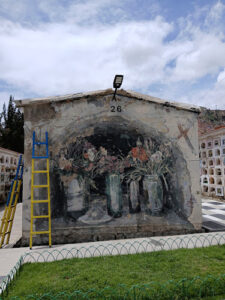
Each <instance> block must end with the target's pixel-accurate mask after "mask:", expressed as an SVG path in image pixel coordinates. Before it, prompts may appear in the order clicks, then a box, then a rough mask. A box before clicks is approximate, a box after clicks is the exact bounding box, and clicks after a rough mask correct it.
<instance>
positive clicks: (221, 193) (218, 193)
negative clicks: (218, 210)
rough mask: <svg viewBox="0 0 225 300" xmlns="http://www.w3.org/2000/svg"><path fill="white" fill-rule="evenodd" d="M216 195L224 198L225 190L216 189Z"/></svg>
mask: <svg viewBox="0 0 225 300" xmlns="http://www.w3.org/2000/svg"><path fill="white" fill-rule="evenodd" d="M216 195H217V196H223V189H222V188H220V187H219V188H216Z"/></svg>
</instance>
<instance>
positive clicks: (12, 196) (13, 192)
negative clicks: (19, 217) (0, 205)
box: [0, 155, 23, 248]
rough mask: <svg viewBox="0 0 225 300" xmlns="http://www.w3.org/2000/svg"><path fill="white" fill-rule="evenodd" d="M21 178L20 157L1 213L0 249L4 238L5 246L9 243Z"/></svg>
mask: <svg viewBox="0 0 225 300" xmlns="http://www.w3.org/2000/svg"><path fill="white" fill-rule="evenodd" d="M22 178H23V162H22V155H20V158H19V162H18V166H17V171H16V176H15V178H14V179H13V181H12V183H11V187H10V191H9V194H8V199H7V202H6V206H5V210H4V213H3V217H2V222H1V226H0V248H2V246H3V244H4V242H5V237H6V236H7V239H6V243H5V244H6V245H8V243H9V239H10V236H11V231H12V226H13V221H14V216H15V213H16V206H17V202H18V199H19V195H20V188H21V184H22Z"/></svg>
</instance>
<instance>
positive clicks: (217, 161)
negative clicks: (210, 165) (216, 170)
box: [216, 158, 221, 166]
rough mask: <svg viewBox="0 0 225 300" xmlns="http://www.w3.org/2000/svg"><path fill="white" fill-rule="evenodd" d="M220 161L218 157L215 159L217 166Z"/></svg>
mask: <svg viewBox="0 0 225 300" xmlns="http://www.w3.org/2000/svg"><path fill="white" fill-rule="evenodd" d="M220 163H221V161H220V159H219V158H217V159H216V165H217V166H220Z"/></svg>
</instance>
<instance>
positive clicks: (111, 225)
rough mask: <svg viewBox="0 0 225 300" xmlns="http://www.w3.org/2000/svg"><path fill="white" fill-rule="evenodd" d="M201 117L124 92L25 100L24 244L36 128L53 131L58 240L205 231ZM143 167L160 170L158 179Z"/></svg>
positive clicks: (52, 174)
mask: <svg viewBox="0 0 225 300" xmlns="http://www.w3.org/2000/svg"><path fill="white" fill-rule="evenodd" d="M118 107H119V108H118ZM197 117H198V114H197V113H193V112H190V111H188V110H182V109H177V108H173V107H168V106H164V105H161V104H156V103H151V102H148V101H144V100H138V99H134V98H130V97H128V96H126V94H124V95H118V96H117V101H116V102H115V101H112V94H110V95H105V96H98V97H97V96H90V97H86V98H85V97H84V98H82V99H80V100H74V101H72V100H68V101H62V102H53V103H46V104H38V105H35V104H32V105H28V106H25V107H24V119H25V155H24V157H25V172H24V188H23V201H24V205H23V244H26V243H27V242H28V239H29V231H30V193H31V192H30V184H31V159H32V156H31V153H32V132H33V130H35V131H36V133H37V136H38V137H39V138H40V139H41V140H43V139H44V134H45V131H48V134H49V151H50V169H51V170H50V178H51V207H52V236H53V243H65V242H80V241H91V240H101V239H115V238H126V237H127V238H128V237H135V236H136V237H137V236H151V235H155V234H173V233H183V232H194V231H198V230H201V199H200V183H199V176H200V170H199V158H198V134H197V126H198V124H197ZM79 147H80V148H79ZM37 167H39V168H41V166H40V165H39V166H37ZM154 168H155V169H156V170H157V168H158V171H154V170H153V169H154ZM146 170H147V171H146ZM160 170H161V172H160ZM146 172H147V173H148V174H151V175H154V174H155V173H156V174H157V172H158V175H159V176H158V178H157V179H155V180H156V181H155V182H154V178H153V177H154V176H153V177H152V178H151V180H150V179H149V178H150V177H148V176H145V174H146ZM154 172H155V173H154ZM110 174H111V175H110ZM116 174H117V175H116ZM109 175H110V176H109ZM135 176H136V177H135ZM85 178H86V179H85ZM90 179H91V180H90ZM134 179H136V181H135V180H134ZM36 180H37V181H38V182H44V181H42V179H41V178H36ZM40 196H41V197H43V196H44V195H37V197H40ZM44 210H45V208H44V204H43V206H42V207H41V205H39V208H36V211H37V213H40V212H43V211H44ZM45 226H46V224H45V222H44V221H40V220H37V221H36V223H35V227H36V230H43V229H44V228H45ZM46 241H48V238H47V237H44V235H41V236H37V237H36V238H34V243H43V242H46Z"/></svg>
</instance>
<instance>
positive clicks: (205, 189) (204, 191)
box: [203, 185, 209, 193]
mask: <svg viewBox="0 0 225 300" xmlns="http://www.w3.org/2000/svg"><path fill="white" fill-rule="evenodd" d="M208 190H209V188H208V186H206V185H203V193H208Z"/></svg>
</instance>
